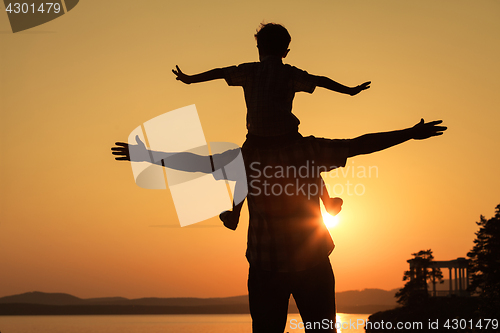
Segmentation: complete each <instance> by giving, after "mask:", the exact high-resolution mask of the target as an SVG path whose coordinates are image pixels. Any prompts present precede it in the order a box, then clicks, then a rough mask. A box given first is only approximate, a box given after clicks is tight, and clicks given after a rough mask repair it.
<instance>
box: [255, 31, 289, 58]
mask: <svg viewBox="0 0 500 333" xmlns="http://www.w3.org/2000/svg"><path fill="white" fill-rule="evenodd" d="M255 39H256V40H257V47H258V48H259V51H260V53H262V54H265V55H275V56H280V57H281V56H282V55H283V54H284V53H285V52H286V50H287V49H288V45H290V41H291V40H292V37H290V34H289V33H288V30H286V29H285V27H284V26H282V25H281V24H276V23H267V24H263V23H261V24H260V27H259V29H258V30H257V33H256V34H255Z"/></svg>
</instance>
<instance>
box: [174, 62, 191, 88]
mask: <svg viewBox="0 0 500 333" xmlns="http://www.w3.org/2000/svg"><path fill="white" fill-rule="evenodd" d="M175 68H177V70H175V69H172V73H174V74H175V75H176V76H177V78H176V80H179V81H181V82H183V83H185V84H191V83H192V82H191V76H189V75H187V74H184V73H183V72H182V71H181V69H180V68H179V66H177V65H175Z"/></svg>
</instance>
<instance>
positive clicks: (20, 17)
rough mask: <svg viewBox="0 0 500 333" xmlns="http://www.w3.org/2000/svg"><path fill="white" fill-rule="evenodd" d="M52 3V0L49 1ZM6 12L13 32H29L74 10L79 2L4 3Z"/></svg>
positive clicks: (66, 0) (38, 0) (33, 1)
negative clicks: (28, 30)
mask: <svg viewBox="0 0 500 333" xmlns="http://www.w3.org/2000/svg"><path fill="white" fill-rule="evenodd" d="M49 1H50V0H49ZM3 2H4V4H5V12H6V13H7V16H8V17H9V21H10V26H11V28H12V32H14V33H15V32H19V31H23V30H27V29H30V28H33V27H36V26H39V25H41V24H44V23H47V22H49V21H52V20H54V19H56V18H58V17H60V16H62V15H64V14H66V13H67V12H69V11H70V10H72V9H73V8H75V6H76V5H77V4H78V2H79V0H59V1H51V2H48V1H42V0H29V1H24V2H22V0H21V1H8V0H4V1H3Z"/></svg>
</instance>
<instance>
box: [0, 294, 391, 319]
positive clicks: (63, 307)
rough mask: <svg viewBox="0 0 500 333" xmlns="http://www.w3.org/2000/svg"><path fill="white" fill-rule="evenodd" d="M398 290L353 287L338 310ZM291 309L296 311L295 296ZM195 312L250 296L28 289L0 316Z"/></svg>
mask: <svg viewBox="0 0 500 333" xmlns="http://www.w3.org/2000/svg"><path fill="white" fill-rule="evenodd" d="M395 292H396V290H391V291H386V290H381V289H364V290H361V291H359V290H353V291H345V292H340V293H337V310H338V312H344V313H374V312H377V311H383V310H387V309H392V308H394V307H396V305H397V304H396V299H395V298H394V294H395ZM289 312H291V313H297V312H298V310H297V306H296V305H295V301H294V300H293V298H292V299H291V301H290V306H289ZM181 313H186V314H195V313H207V314H209V313H248V296H246V295H244V296H234V297H224V298H188V297H184V298H151V297H150V298H137V299H127V298H124V297H104V298H88V299H82V298H78V297H75V296H72V295H69V294H64V293H43V292H38V291H35V292H28V293H24V294H19V295H12V296H6V297H2V298H0V315H28V314H29V315H36V314H40V315H44V314H52V315H54V314H181Z"/></svg>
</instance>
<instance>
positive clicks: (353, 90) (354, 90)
mask: <svg viewBox="0 0 500 333" xmlns="http://www.w3.org/2000/svg"><path fill="white" fill-rule="evenodd" d="M371 83H372V81H368V82H365V83H363V84H360V85H359V86H357V87H354V88H351V93H350V94H349V95H351V96H354V95H357V94H359V93H360V92H362V91H363V90H366V89H369V88H370V84H371Z"/></svg>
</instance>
